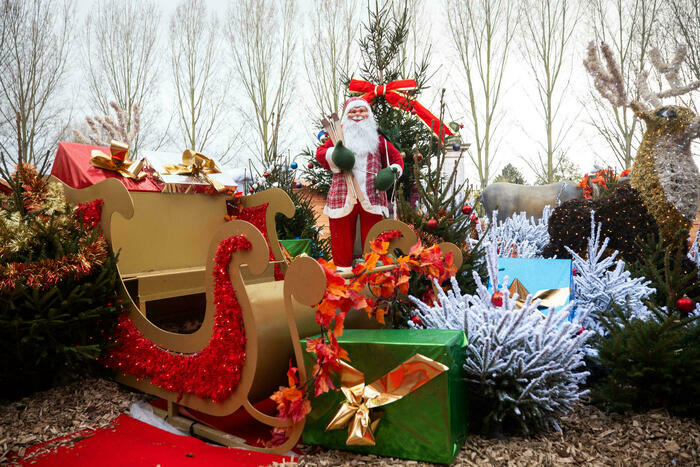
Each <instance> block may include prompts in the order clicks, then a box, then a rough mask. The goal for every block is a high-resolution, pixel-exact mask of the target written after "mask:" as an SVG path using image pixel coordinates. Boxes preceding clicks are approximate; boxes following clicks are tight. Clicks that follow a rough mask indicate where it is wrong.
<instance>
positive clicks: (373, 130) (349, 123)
mask: <svg viewBox="0 0 700 467" xmlns="http://www.w3.org/2000/svg"><path fill="white" fill-rule="evenodd" d="M343 142H344V143H345V147H346V148H348V149H349V150H351V151H352V152H354V153H355V156H357V158H358V159H365V158H366V157H367V155H368V154H373V153H375V152H376V151H377V148H378V147H379V133H377V122H376V121H375V120H374V116H373V115H371V114H370V115H369V116H367V118H365V119H364V120H360V121H359V122H356V121H354V120H351V119H349V118H347V117H344V118H343Z"/></svg>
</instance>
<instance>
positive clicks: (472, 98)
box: [447, 0, 518, 188]
mask: <svg viewBox="0 0 700 467" xmlns="http://www.w3.org/2000/svg"><path fill="white" fill-rule="evenodd" d="M447 3H448V10H449V11H450V15H449V16H448V18H449V25H450V33H451V36H452V39H453V41H454V45H455V47H456V49H457V52H458V53H459V59H460V62H461V65H462V71H463V72H464V76H465V82H466V85H467V93H466V98H467V105H468V108H469V115H468V119H469V120H468V121H469V123H471V130H472V132H473V135H474V141H475V144H474V146H473V147H474V148H475V150H470V151H469V157H470V159H471V161H472V163H473V164H474V166H475V167H476V169H477V171H478V173H479V182H480V184H481V187H482V188H484V187H485V186H486V185H487V184H488V182H489V178H490V167H491V164H492V163H493V161H494V159H495V156H496V153H495V152H496V151H495V143H496V138H495V135H496V134H497V132H496V130H497V127H498V123H499V120H500V119H501V118H502V113H503V112H502V111H501V109H500V104H501V101H500V99H501V97H502V87H501V86H502V84H503V77H504V75H505V71H506V63H507V61H508V55H509V52H510V45H511V41H512V40H513V35H514V33H515V26H516V24H517V22H518V17H517V13H518V10H517V7H516V4H515V2H512V1H510V0H472V1H462V0H448V2H447Z"/></svg>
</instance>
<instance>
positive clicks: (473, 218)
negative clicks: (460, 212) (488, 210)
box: [470, 214, 479, 222]
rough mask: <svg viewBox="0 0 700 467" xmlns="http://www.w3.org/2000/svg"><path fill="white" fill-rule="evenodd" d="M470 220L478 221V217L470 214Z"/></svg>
mask: <svg viewBox="0 0 700 467" xmlns="http://www.w3.org/2000/svg"><path fill="white" fill-rule="evenodd" d="M470 219H471V220H472V221H474V222H476V221H478V220H479V216H477V215H476V214H472V217H470Z"/></svg>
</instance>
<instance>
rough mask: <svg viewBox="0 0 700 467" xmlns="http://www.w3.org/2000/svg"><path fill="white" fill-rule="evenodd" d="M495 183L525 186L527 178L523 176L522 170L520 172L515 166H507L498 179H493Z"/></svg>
mask: <svg viewBox="0 0 700 467" xmlns="http://www.w3.org/2000/svg"><path fill="white" fill-rule="evenodd" d="M493 181H494V183H496V182H507V183H515V184H517V185H525V183H526V181H525V176H524V175H523V174H522V172H521V171H520V170H518V169H517V168H516V167H515V166H514V165H513V164H510V163H508V164H506V165H505V166H504V167H503V170H501V173H500V174H499V175H498V177H496V178H494V179H493Z"/></svg>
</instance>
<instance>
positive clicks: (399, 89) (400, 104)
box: [348, 79, 453, 136]
mask: <svg viewBox="0 0 700 467" xmlns="http://www.w3.org/2000/svg"><path fill="white" fill-rule="evenodd" d="M416 88H418V84H417V83H416V81H415V80H413V79H400V80H397V81H390V82H388V83H387V84H384V85H375V84H372V83H370V82H369V81H362V80H359V79H353V80H351V81H350V86H349V88H348V90H349V91H350V93H351V94H362V95H361V96H360V97H362V98H363V99H364V100H366V101H367V102H372V101H373V100H374V99H376V98H377V97H380V96H383V97H384V99H386V101H387V102H388V103H389V105H391V106H392V107H396V108H397V109H401V110H403V111H404V112H410V111H415V113H416V116H418V118H420V119H421V120H422V121H423V122H424V123H425V124H426V125H428V127H429V128H430V129H431V130H433V133H435V134H436V135H438V136H440V133H441V132H442V134H443V135H447V136H452V135H453V133H452V131H451V130H450V128H449V127H448V126H446V125H445V124H444V123H443V124H442V129H441V128H440V120H439V119H438V118H437V117H436V116H435V115H433V114H432V113H431V112H430V110H428V109H426V108H425V107H423V105H421V103H420V102H418V101H417V100H415V99H413V98H411V97H409V96H408V95H407V94H406V92H407V91H413V90H415V89H416Z"/></svg>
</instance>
